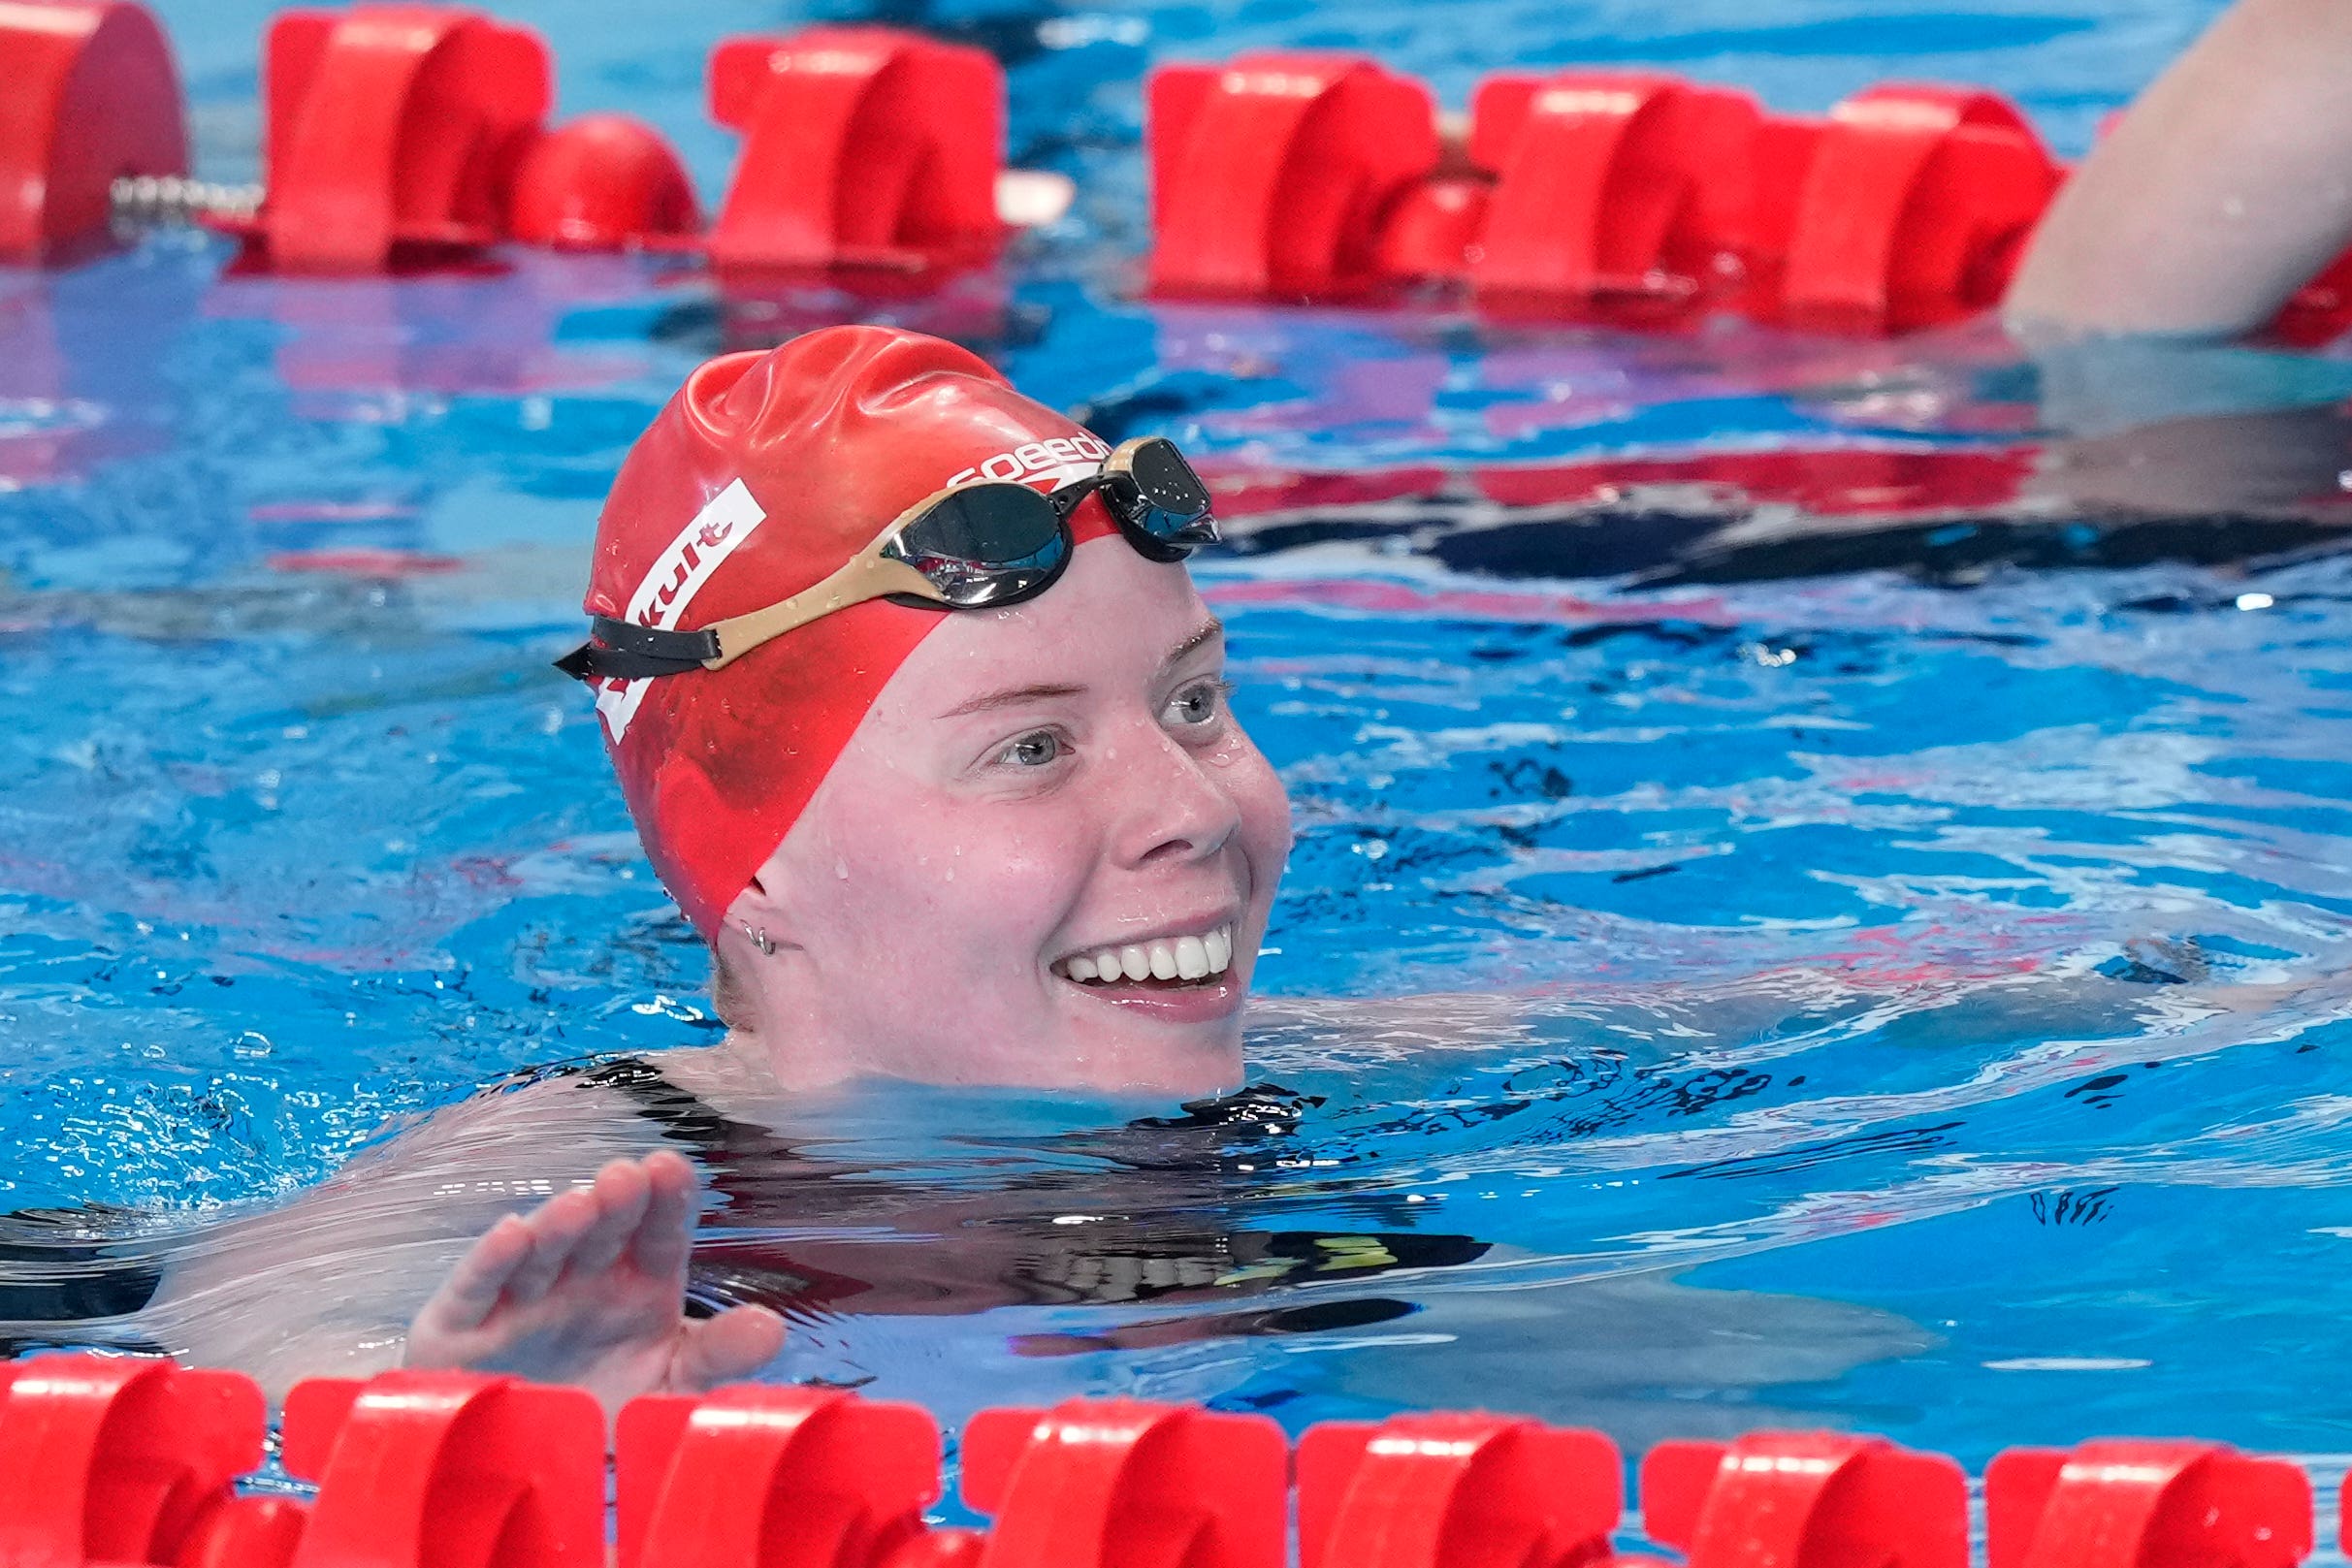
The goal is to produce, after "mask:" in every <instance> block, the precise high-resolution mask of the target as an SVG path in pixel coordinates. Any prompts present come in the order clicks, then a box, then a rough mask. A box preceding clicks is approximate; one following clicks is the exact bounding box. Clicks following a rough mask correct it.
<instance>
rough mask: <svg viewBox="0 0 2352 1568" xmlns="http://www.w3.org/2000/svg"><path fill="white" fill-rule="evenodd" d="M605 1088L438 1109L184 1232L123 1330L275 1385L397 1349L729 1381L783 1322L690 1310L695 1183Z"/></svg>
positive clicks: (625, 1382)
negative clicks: (301, 1188) (690, 1315)
mask: <svg viewBox="0 0 2352 1568" xmlns="http://www.w3.org/2000/svg"><path fill="white" fill-rule="evenodd" d="M614 1098H615V1097H613V1096H612V1095H611V1094H610V1092H609V1091H605V1090H598V1089H584V1088H583V1087H581V1086H580V1085H578V1084H577V1083H575V1082H564V1081H551V1082H547V1083H542V1084H536V1085H532V1086H531V1087H529V1088H526V1089H522V1090H520V1091H517V1092H514V1093H511V1094H505V1095H499V1096H495V1097H490V1098H486V1099H481V1100H474V1101H469V1102H467V1103H466V1104H460V1105H456V1106H452V1107H450V1108H448V1109H445V1110H442V1111H440V1112H438V1113H436V1114H435V1115H434V1116H432V1117H431V1118H429V1119H427V1120H426V1121H425V1122H423V1123H421V1124H420V1125H418V1126H416V1127H413V1128H410V1129H408V1130H406V1131H404V1132H403V1133H402V1134H400V1135H399V1136H395V1137H393V1138H391V1139H390V1140H388V1141H387V1142H385V1143H384V1144H382V1145H380V1146H378V1147H377V1148H374V1149H371V1150H370V1151H369V1152H368V1153H366V1154H364V1155H362V1156H360V1157H359V1158H357V1159H355V1160H353V1161H352V1162H351V1163H350V1164H349V1165H347V1166H345V1167H344V1168H342V1169H341V1170H338V1172H337V1173H336V1174H335V1175H334V1176H333V1177H331V1178H330V1179H328V1180H327V1181H326V1182H323V1183H321V1184H320V1185H319V1186H317V1187H315V1188H312V1189H310V1190H309V1191H306V1192H305V1193H303V1194H301V1195H299V1196H298V1197H296V1198H294V1199H292V1200H288V1201H287V1202H285V1203H283V1204H280V1205H278V1206H276V1207H274V1208H272V1209H269V1210H266V1211H264V1212H261V1213H256V1214H252V1215H248V1216H244V1217H241V1218H239V1219H237V1220H233V1221H230V1222H228V1223H226V1224H223V1225H220V1226H217V1227H215V1228H212V1229H210V1230H208V1231H206V1232H202V1233H201V1234H199V1235H197V1236H195V1237H192V1238H190V1240H189V1242H188V1244H187V1245H185V1246H184V1247H183V1248H181V1249H180V1250H179V1251H178V1252H177V1255H176V1256H175V1257H173V1258H172V1260H171V1261H170V1262H169V1263H168V1264H167V1265H166V1267H165V1271H164V1278H163V1283H162V1286H161V1288H160V1289H159V1290H158V1291H157V1293H156V1296H155V1299H154V1300H153V1301H152V1302H151V1303H150V1304H149V1305H148V1306H147V1307H146V1308H145V1310H144V1311H142V1312H141V1313H140V1314H139V1316H138V1318H137V1320H135V1323H134V1325H133V1327H134V1328H136V1329H137V1330H138V1331H140V1332H142V1333H144V1334H145V1335H146V1336H147V1337H149V1338H151V1339H153V1340H155V1341H156V1342H158V1343H160V1344H162V1345H163V1346H164V1347H165V1348H166V1349H168V1350H171V1351H173V1352H175V1353H176V1354H177V1355H179V1356H181V1357H182V1358H183V1359H184V1360H190V1361H193V1362H196V1363H198V1364H202V1365H212V1366H229V1367H236V1368H239V1369H241V1370H243V1371H246V1372H249V1373H251V1374H253V1375H254V1376H255V1377H257V1378H259V1379H260V1380H261V1382H262V1384H263V1386H264V1387H265V1388H266V1389H268V1390H269V1391H270V1392H271V1393H272V1394H273V1396H275V1395H279V1394H282V1393H283V1392H284V1391H285V1390H286V1389H287V1388H288V1387H289V1386H291V1385H292V1384H293V1383H295V1382H296V1381H298V1380H300V1379H302V1378H305V1377H321V1376H342V1377H356V1376H366V1375H368V1374H370V1373H372V1372H377V1371H382V1370H385V1369H387V1368H389V1367H393V1366H398V1365H401V1364H403V1361H406V1362H407V1363H409V1364H416V1365H433V1366H459V1365H463V1366H474V1367H479V1368H482V1369H484V1370H502V1371H512V1372H519V1373H522V1374H523V1375H526V1376H533V1377H541V1378H547V1379H550V1380H556V1379H561V1380H563V1381H568V1382H584V1383H588V1384H590V1385H591V1386H594V1387H596V1388H598V1389H599V1391H600V1392H611V1393H613V1394H614V1395H615V1396H616V1398H625V1397H627V1396H628V1395H629V1394H631V1393H638V1392H650V1391H651V1390H652V1389H654V1388H656V1387H661V1386H669V1385H672V1384H675V1385H678V1386H681V1387H683V1386H684V1385H685V1384H686V1383H689V1382H693V1381H695V1380H697V1379H698V1378H700V1377H702V1376H703V1375H705V1374H708V1375H709V1376H710V1377H712V1378H713V1379H714V1380H723V1379H725V1378H728V1377H737V1376H742V1375H744V1373H746V1372H747V1371H749V1370H752V1369H754V1368H756V1367H757V1365H758V1364H759V1363H760V1362H762V1361H765V1360H768V1359H769V1358H770V1357H772V1356H773V1354H774V1351H775V1348H776V1344H777V1343H778V1342H779V1341H780V1339H781V1326H780V1325H776V1324H774V1322H773V1320H772V1318H770V1319H769V1320H768V1322H767V1323H766V1324H764V1325H763V1324H759V1323H756V1322H753V1321H752V1320H748V1319H747V1320H740V1321H734V1322H730V1319H732V1318H733V1317H734V1315H733V1314H729V1315H728V1316H727V1317H723V1318H718V1319H712V1320H709V1321H707V1322H701V1323H693V1322H690V1321H689V1320H687V1319H686V1318H685V1317H684V1316H683V1307H684V1288H685V1255H686V1249H687V1247H688V1245H689V1242H690V1240H691V1234H692V1228H693V1217H694V1208H695V1204H694V1202H693V1171H692V1169H691V1168H689V1167H688V1166H687V1165H686V1163H685V1162H684V1161H683V1160H681V1159H679V1158H678V1157H677V1155H676V1154H675V1153H671V1152H666V1151H664V1152H657V1149H658V1145H659V1137H658V1135H656V1134H654V1133H653V1131H652V1130H651V1129H650V1128H649V1127H647V1125H646V1124H645V1123H644V1122H643V1121H641V1120H639V1119H637V1118H633V1117H631V1116H629V1115H628V1112H627V1110H626V1108H625V1107H621V1106H617V1105H616V1104H614ZM656 1298H659V1301H660V1311H653V1310H651V1309H650V1307H649V1303H650V1302H652V1301H654V1300H655V1299H656ZM756 1316H760V1317H764V1316H765V1315H756ZM723 1325H724V1326H725V1327H724V1328H723V1327H722V1326H723ZM714 1332H715V1333H716V1335H717V1337H716V1338H713V1337H711V1336H712V1335H713V1333H714ZM762 1346H764V1347H765V1351H764V1354H760V1355H758V1356H757V1359H756V1360H751V1361H750V1362H749V1364H748V1365H746V1364H741V1363H742V1360H743V1358H744V1357H746V1356H749V1355H750V1354H751V1353H752V1352H755V1351H758V1350H760V1349H761V1347H762ZM632 1379H637V1380H648V1379H650V1381H638V1382H634V1383H632V1382H631V1381H630V1380H632Z"/></svg>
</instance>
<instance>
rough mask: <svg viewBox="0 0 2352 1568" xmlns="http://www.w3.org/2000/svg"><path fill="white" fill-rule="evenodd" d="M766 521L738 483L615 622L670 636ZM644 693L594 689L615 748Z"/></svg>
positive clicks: (675, 545) (668, 553) (717, 499)
mask: <svg viewBox="0 0 2352 1568" xmlns="http://www.w3.org/2000/svg"><path fill="white" fill-rule="evenodd" d="M766 521H767V513H766V512H764V511H762V510H760V507H759V503H758V502H757V501H756V500H754V499H752V493H751V492H750V491H749V490H748V489H746V488H745V487H744V483H743V481H742V480H740V479H738V480H736V481H735V482H734V483H733V484H731V485H729V486H727V487H726V488H725V490H723V491H721V492H719V494H718V495H716V496H712V497H711V498H710V499H709V500H708V501H707V502H705V503H704V505H703V508H702V510H701V511H699V512H696V513H695V514H694V515H693V520H692V521H691V522H689V523H688V524H687V525H686V527H685V528H681V529H680V530H679V531H678V536H677V537H676V538H674V539H672V540H671V541H670V542H669V548H668V549H666V550H664V551H662V552H661V555H660V559H659V560H656V561H655V562H654V564H653V568H652V569H651V570H650V571H648V572H647V573H646V574H645V578H644V580H643V581H642V582H640V583H638V585H637V591H636V592H634V593H631V594H630V595H629V596H628V608H627V609H626V610H624V611H622V612H621V619H622V620H624V621H628V622H632V623H634V624H637V625H640V626H654V627H657V628H659V629H660V630H662V631H675V630H676V629H677V627H678V623H679V622H680V621H681V620H683V619H685V616H686V610H687V606H689V605H691V604H693V602H694V595H695V594H696V593H698V592H701V591H702V585H703V584H705V583H707V582H709V581H710V580H711V573H713V572H715V571H717V570H718V569H719V565H720V562H722V561H724V560H726V558H727V557H729V556H731V555H733V554H734V553H735V549H736V547H737V546H739V545H741V544H742V543H743V541H744V540H746V539H748V538H750V537H751V536H752V530H753V529H754V528H757V527H758V526H759V525H760V524H762V523H764V522H766ZM645 687H646V683H645V682H643V681H606V682H604V683H602V684H601V685H600V686H599V687H598V688H596V712H598V713H600V714H602V715H603V716H604V727H605V729H606V730H607V731H608V732H609V733H610V734H611V736H612V743H613V744H614V745H615V746H618V745H620V744H621V737H622V736H624V735H626V734H628V721H629V720H631V719H633V718H635V717H636V714H637V704H638V703H640V702H642V701H644V700H645Z"/></svg>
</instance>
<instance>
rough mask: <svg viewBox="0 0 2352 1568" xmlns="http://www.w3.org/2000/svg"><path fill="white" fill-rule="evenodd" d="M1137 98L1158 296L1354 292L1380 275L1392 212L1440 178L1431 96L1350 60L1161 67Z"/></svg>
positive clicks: (1266, 58) (1303, 57)
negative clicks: (1141, 102)
mask: <svg viewBox="0 0 2352 1568" xmlns="http://www.w3.org/2000/svg"><path fill="white" fill-rule="evenodd" d="M1145 94H1146V100H1145V102H1146V111H1145V112H1146V120H1147V124H1148V127H1149V129H1148V134H1147V136H1146V139H1145V140H1146V145H1147V148H1148V152H1149V158H1150V164H1151V226H1152V231H1153V233H1155V234H1156V235H1157V236H1158V237H1159V240H1158V244H1157V246H1156V248H1155V249H1154V250H1153V251H1152V254H1151V286H1152V288H1154V289H1155V290H1158V291H1160V292H1163V293H1169V294H1210V295H1245V296H1250V297H1253V298H1273V299H1300V298H1312V297H1316V296H1323V295H1330V294H1334V293H1340V292H1345V291H1348V290H1352V289H1358V288H1362V287H1364V286H1366V285H1367V284H1369V283H1371V282H1373V281H1375V280H1376V279H1378V278H1379V277H1380V276H1381V275H1382V274H1381V272H1380V270H1379V268H1378V267H1377V266H1376V264H1375V257H1376V255H1377V253H1378V252H1379V251H1380V248H1381V244H1382V237H1383V229H1384V226H1385V220H1387V219H1388V218H1389V217H1390V215H1391V209H1392V208H1394V206H1395V204H1396V203H1397V202H1398V200H1399V198H1401V197H1402V196H1403V195H1404V194H1405V193H1406V192H1407V190H1408V189H1409V188H1410V187H1411V186H1412V185H1413V184H1414V182H1416V181H1418V180H1420V179H1422V178H1424V177H1425V176H1428V175H1429V174H1431V173H1432V172H1433V171H1434V169H1435V168H1436V166H1437V157H1438V151H1439V148H1438V141H1437V118H1436V115H1437V106H1436V101H1435V100H1434V98H1432V97H1431V96H1430V92H1429V89H1428V88H1426V87H1424V86H1422V85H1421V84H1420V83H1419V82H1417V81H1414V80H1411V79H1410V78H1407V77H1401V76H1397V75H1395V74H1393V73H1391V72H1389V71H1387V70H1385V69H1383V68H1382V67H1381V66H1379V65H1377V64H1375V63H1373V62H1372V61H1370V60H1369V59H1365V58H1362V57H1360V56H1356V55H1346V54H1274V53H1268V54H1244V55H1242V56H1240V58H1239V59H1236V60H1235V61H1233V62H1232V63H1231V64H1230V65H1222V66H1205V65H1170V66H1162V67H1161V68H1160V69H1159V70H1157V71H1154V72H1153V73H1152V74H1151V78H1150V80H1149V83H1148V85H1147V86H1146V88H1145ZM1424 221H1426V219H1425V220H1424Z"/></svg>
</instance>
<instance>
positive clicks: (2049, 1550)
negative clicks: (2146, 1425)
mask: <svg viewBox="0 0 2352 1568" xmlns="http://www.w3.org/2000/svg"><path fill="white" fill-rule="evenodd" d="M1984 1511H1985V1535H1986V1553H1985V1554H1986V1559H1987V1562H1988V1565H1989V1568H2139V1565H2141V1564H2143V1563H2145V1564H2155V1563H2167V1564H2170V1563H2179V1564H2182V1565H2184V1568H2187V1565H2192V1564H2193V1565H2196V1568H2294V1565H2295V1564H2297V1563H2299V1562H2302V1561H2303V1560H2304V1558H2305V1557H2307V1556H2309V1555H2310V1552H2311V1483H2310V1481H2309V1479H2308V1478H2306V1477H2305V1476H2304V1473H2303V1472H2302V1471H2301V1470H2299V1469H2297V1468H2296V1467H2295V1466H2294V1465H2292V1464H2288V1463H2286V1462H2285V1461H2283V1460H2280V1459H2256V1458H2248V1457H2246V1456H2243V1455H2240V1454H2238V1453H2236V1452H2234V1451H2232V1450H2231V1449H2229V1448H2226V1447H2224V1446H2223V1445H2221V1444H2218V1443H2115V1442H2108V1443H2084V1444H2082V1445H2081V1446H2080V1447H2078V1448H2077V1449H2074V1450H2072V1451H2071V1452H2069V1451H2065V1450H2060V1449H2011V1450H2009V1451H2008V1452H2007V1453H2004V1454H2002V1455H1999V1456H1996V1457H1995V1458H1994V1459H1993V1462H1992V1466H1991V1468H1990V1469H1988V1470H1986V1471H1985V1473H1984Z"/></svg>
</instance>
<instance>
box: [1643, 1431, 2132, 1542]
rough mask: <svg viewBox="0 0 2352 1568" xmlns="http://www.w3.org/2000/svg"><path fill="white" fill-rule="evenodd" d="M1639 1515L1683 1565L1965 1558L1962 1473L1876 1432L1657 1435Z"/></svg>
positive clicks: (1965, 1491)
mask: <svg viewBox="0 0 2352 1568" xmlns="http://www.w3.org/2000/svg"><path fill="white" fill-rule="evenodd" d="M1641 1519H1642V1528H1643V1529H1644V1530H1645V1531H1646V1532H1647V1533H1648V1534H1649V1536H1650V1538H1651V1539H1652V1540H1654V1541H1658V1542H1660V1543H1662V1544H1664V1545H1666V1546H1670V1547H1673V1548H1675V1549H1676V1550H1677V1551H1679V1552H1682V1553H1683V1554H1684V1555H1685V1556H1686V1557H1687V1558H1688V1559H1689V1562H1690V1568H1858V1565H1859V1564H1863V1563H1867V1564H1870V1565H1871V1568H1967V1563H1968V1478H1967V1476H1965V1475H1963V1474H1962V1473H1961V1470H1960V1467H1959V1466H1958V1465H1957V1464H1955V1463H1953V1462H1952V1461H1951V1460H1950V1459H1948V1458H1946V1457H1945V1456H1942V1455H1941V1454H1915V1453H1913V1452H1912V1451H1910V1450H1909V1449H1902V1448H1897V1447H1895V1445H1893V1444H1892V1443H1889V1442H1887V1441H1886V1440H1885V1438H1883V1437H1853V1436H1849V1435H1848V1434H1846V1433H1843V1432H1758V1433H1752V1434H1750V1435H1749V1436H1746V1437H1742V1438H1740V1439H1738V1440H1737V1441H1735V1442H1731V1443H1660V1444H1659V1445H1658V1446H1657V1447H1656V1448H1654V1449H1652V1450H1651V1451H1650V1452H1649V1455H1648V1456H1646V1457H1644V1458H1643V1460H1642V1464H1641ZM2077 1568H2091V1565H2090V1564H2089V1563H2087V1562H2086V1563H2080V1564H2078V1565H2077Z"/></svg>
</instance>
